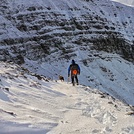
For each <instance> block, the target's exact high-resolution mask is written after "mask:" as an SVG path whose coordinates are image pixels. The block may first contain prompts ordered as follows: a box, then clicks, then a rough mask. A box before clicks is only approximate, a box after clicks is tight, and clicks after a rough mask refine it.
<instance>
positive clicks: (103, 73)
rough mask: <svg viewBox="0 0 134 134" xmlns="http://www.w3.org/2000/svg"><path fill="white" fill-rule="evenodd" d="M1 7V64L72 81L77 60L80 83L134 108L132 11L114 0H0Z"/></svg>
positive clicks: (133, 17) (133, 20)
mask: <svg viewBox="0 0 134 134" xmlns="http://www.w3.org/2000/svg"><path fill="white" fill-rule="evenodd" d="M0 7H1V14H0V18H1V21H0V60H2V61H13V62H15V63H18V64H23V65H22V66H24V67H25V68H27V69H28V70H30V71H31V72H34V73H37V74H40V75H44V76H47V77H50V78H51V79H57V78H58V75H59V74H61V75H63V76H64V77H65V80H66V81H67V68H68V66H69V64H70V62H71V59H75V60H76V62H77V63H79V64H80V67H81V75H80V77H79V82H80V84H82V85H87V86H90V87H91V88H93V89H98V90H101V91H103V92H107V93H108V94H110V95H111V96H114V97H116V98H118V99H120V100H121V101H123V102H125V103H128V104H131V105H134V65H133V61H134V45H133V40H134V27H133V26H134V15H133V13H134V8H133V7H130V6H125V5H122V4H120V3H117V2H113V1H110V0H91V1H90V0H89V1H88V0H73V1H72V0H68V1H64V0H53V1H48V0H32V2H31V1H27V0H12V1H10V0H1V1H0ZM122 57H123V58H122ZM124 59H126V60H128V61H126V60H124ZM129 61H131V62H129Z"/></svg>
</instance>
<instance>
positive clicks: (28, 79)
mask: <svg viewBox="0 0 134 134" xmlns="http://www.w3.org/2000/svg"><path fill="white" fill-rule="evenodd" d="M0 64H1V66H0V106H1V107H0V134H59V133H62V134H69V133H72V134H95V133H97V134H100V133H101V134H106V133H108V134H117V133H120V134H122V133H123V134H126V133H127V134H133V133H134V124H133V120H134V116H133V114H134V111H133V110H134V109H133V107H131V106H128V105H125V104H123V103H122V102H120V101H119V100H117V99H114V98H112V97H110V96H109V95H108V94H104V93H102V92H100V91H98V90H97V89H91V88H89V87H87V86H82V85H79V86H76V87H73V86H72V85H71V84H70V83H67V82H61V81H57V82H56V81H49V80H47V79H46V78H44V77H41V76H38V75H35V74H33V73H30V72H28V71H27V70H25V69H22V68H20V67H19V66H16V65H14V64H7V63H3V62H0ZM126 96H127V94H126ZM128 97H129V96H128Z"/></svg>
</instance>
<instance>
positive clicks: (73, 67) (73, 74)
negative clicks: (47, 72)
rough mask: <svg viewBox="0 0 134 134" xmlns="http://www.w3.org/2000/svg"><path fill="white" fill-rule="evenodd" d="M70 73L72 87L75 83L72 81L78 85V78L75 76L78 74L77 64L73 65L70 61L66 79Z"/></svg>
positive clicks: (73, 62)
mask: <svg viewBox="0 0 134 134" xmlns="http://www.w3.org/2000/svg"><path fill="white" fill-rule="evenodd" d="M70 71H71V80H72V84H73V86H75V82H74V80H76V83H77V85H78V84H79V82H78V77H77V75H79V74H80V67H79V65H78V64H76V63H75V61H74V60H72V64H71V65H70V66H69V68H68V77H69V76H70Z"/></svg>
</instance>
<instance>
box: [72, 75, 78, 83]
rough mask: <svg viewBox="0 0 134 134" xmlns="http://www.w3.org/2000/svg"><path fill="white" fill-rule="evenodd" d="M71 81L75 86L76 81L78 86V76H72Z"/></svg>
mask: <svg viewBox="0 0 134 134" xmlns="http://www.w3.org/2000/svg"><path fill="white" fill-rule="evenodd" d="M71 79H72V83H73V84H74V80H76V83H77V84H78V77H77V75H72V76H71Z"/></svg>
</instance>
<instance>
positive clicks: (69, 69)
mask: <svg viewBox="0 0 134 134" xmlns="http://www.w3.org/2000/svg"><path fill="white" fill-rule="evenodd" d="M73 65H77V67H78V73H79V74H80V67H79V65H78V64H76V63H75V61H74V60H72V64H71V65H70V66H69V68H68V77H69V76H70V71H71V67H72V66H73ZM71 75H72V74H71Z"/></svg>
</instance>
